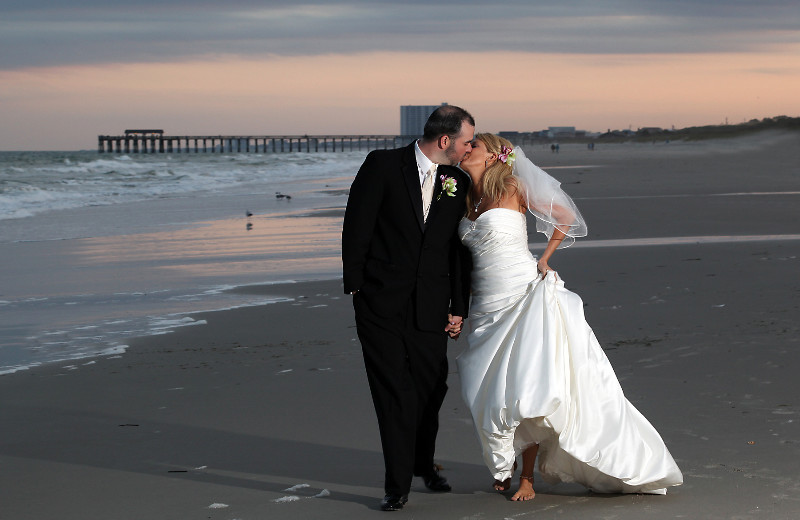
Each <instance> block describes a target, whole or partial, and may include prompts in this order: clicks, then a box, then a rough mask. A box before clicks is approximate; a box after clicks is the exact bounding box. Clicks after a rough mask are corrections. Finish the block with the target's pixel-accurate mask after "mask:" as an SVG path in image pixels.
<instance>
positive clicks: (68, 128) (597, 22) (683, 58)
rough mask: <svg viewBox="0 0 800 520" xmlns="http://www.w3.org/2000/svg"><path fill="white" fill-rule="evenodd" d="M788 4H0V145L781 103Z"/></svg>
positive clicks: (790, 59)
mask: <svg viewBox="0 0 800 520" xmlns="http://www.w3.org/2000/svg"><path fill="white" fill-rule="evenodd" d="M799 92H800V8H798V4H797V0H750V1H741V0H719V1H711V0H608V1H606V0H559V1H557V2H554V1H539V0H528V1H524V0H492V1H488V0H484V1H480V2H479V1H472V0H461V1H458V2H453V1H449V0H439V1H437V2H430V1H418V0H402V1H400V0H396V1H392V2H390V1H374V0H373V1H368V0H327V1H323V0H316V1H307V0H292V1H284V2H278V1H272V0H225V1H219V0H214V1H206V0H194V1H191V0H159V1H156V0H136V1H130V0H125V1H120V0H102V1H101V0H25V1H24V2H20V1H19V0H13V1H11V0H0V150H78V149H89V150H91V149H96V147H97V136H98V135H99V134H103V135H117V134H121V133H122V132H123V131H124V130H125V129H127V128H161V129H164V131H165V133H167V134H170V135H220V134H223V135H224V134H240V135H247V134H252V135H255V134H258V135H297V134H396V133H399V131H400V128H399V127H400V108H399V107H400V106H401V105H435V104H439V103H443V102H446V103H449V104H453V105H459V106H462V107H464V108H466V109H467V110H469V111H470V112H471V113H472V114H473V116H474V117H475V119H476V121H477V127H478V130H479V131H485V132H498V131H508V130H517V131H534V130H541V129H544V128H547V127H548V126H575V127H577V128H578V129H583V130H588V131H599V132H602V131H606V130H608V129H624V128H632V129H634V130H635V129H637V128H640V127H646V126H647V127H649V126H656V127H663V128H671V127H673V126H674V127H675V128H683V127H687V126H696V125H705V124H721V123H725V122H726V121H727V122H729V123H740V122H743V121H747V120H750V119H761V118H764V117H772V116H778V115H788V116H793V117H796V116H800V95H798V93H799Z"/></svg>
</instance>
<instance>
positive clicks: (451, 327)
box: [444, 314, 464, 339]
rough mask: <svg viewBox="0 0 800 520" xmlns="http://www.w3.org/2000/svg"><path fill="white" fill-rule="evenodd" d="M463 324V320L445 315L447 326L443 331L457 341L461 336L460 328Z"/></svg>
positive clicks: (459, 317)
mask: <svg viewBox="0 0 800 520" xmlns="http://www.w3.org/2000/svg"><path fill="white" fill-rule="evenodd" d="M463 324H464V319H463V318H462V317H461V316H453V315H452V314H448V315H447V326H446V327H445V328H444V331H445V332H446V333H448V334H449V335H450V337H451V338H453V339H458V336H459V335H460V334H461V326H462V325H463Z"/></svg>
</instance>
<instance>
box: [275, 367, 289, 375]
mask: <svg viewBox="0 0 800 520" xmlns="http://www.w3.org/2000/svg"><path fill="white" fill-rule="evenodd" d="M292 370H294V369H293V368H287V369H286V370H279V371H278V372H275V373H276V374H285V373H287V372H291V371H292Z"/></svg>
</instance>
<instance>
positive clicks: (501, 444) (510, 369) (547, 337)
mask: <svg viewBox="0 0 800 520" xmlns="http://www.w3.org/2000/svg"><path fill="white" fill-rule="evenodd" d="M460 166H461V168H462V169H463V170H464V171H466V172H467V173H468V174H469V175H470V177H471V178H472V181H473V182H472V188H471V193H470V194H469V195H468V197H467V202H468V209H467V212H468V213H467V216H466V217H465V218H464V219H463V220H462V221H461V223H460V225H459V233H460V236H461V241H462V242H463V243H464V245H466V246H467V247H468V248H469V250H470V252H471V254H472V260H473V271H472V303H471V306H470V319H469V334H468V336H467V343H468V345H467V348H466V350H465V351H464V352H463V353H462V354H460V355H459V357H458V360H457V362H458V368H459V373H460V376H461V383H462V389H463V397H464V400H465V402H466V403H467V405H468V406H469V408H470V411H471V412H472V418H473V421H474V423H475V428H476V429H477V433H478V437H479V440H480V442H481V446H482V448H483V457H484V461H485V463H486V465H487V466H488V467H489V470H490V471H491V473H492V474H493V476H494V478H495V482H494V488H495V489H496V490H498V491H505V490H507V489H509V487H510V485H511V476H512V474H513V472H514V470H515V469H516V467H517V464H516V459H517V457H518V456H519V455H520V454H521V455H522V471H521V474H520V485H519V489H518V491H517V492H516V493H515V494H514V495H513V497H512V498H511V499H512V500H529V499H532V498H533V497H534V495H535V492H534V490H533V469H534V464H535V461H536V458H537V454H538V458H539V472H540V473H541V475H542V477H543V478H544V479H545V480H546V481H548V482H551V483H556V482H578V483H581V484H583V485H584V486H586V487H588V488H590V489H591V490H593V491H596V492H600V493H653V494H665V493H666V487H667V486H676V485H679V484H681V483H682V482H683V476H682V475H681V472H680V470H679V469H678V467H677V465H676V464H675V461H674V460H673V458H672V456H671V455H670V453H669V451H668V450H667V448H666V446H665V445H664V442H663V441H662V439H661V437H660V436H659V434H658V432H657V431H656V430H655V428H653V426H652V425H651V424H650V423H649V422H648V421H647V419H645V418H644V416H642V414H640V413H639V411H638V410H636V408H634V406H633V405H632V404H631V403H630V402H628V400H627V399H626V398H625V396H624V394H623V392H622V389H621V387H620V385H619V382H618V381H617V378H616V375H615V374H614V370H613V369H612V367H611V364H610V363H609V361H608V359H607V358H606V356H605V353H604V352H603V350H602V348H601V347H600V345H599V344H598V342H597V339H596V338H595V336H594V333H593V332H592V330H591V328H590V327H589V325H588V324H587V323H586V321H585V318H584V315H583V303H582V301H581V299H580V297H579V296H578V295H577V294H575V293H572V292H570V291H568V290H567V289H565V288H564V282H563V280H562V279H561V278H560V277H559V276H558V274H557V273H556V272H555V271H553V270H552V269H551V268H550V266H549V265H548V261H549V260H550V258H551V257H552V255H553V253H554V252H555V250H556V249H557V248H558V247H559V246H560V245H562V242H564V241H567V242H568V243H571V242H573V241H574V240H575V237H582V236H586V224H585V223H584V221H583V217H582V216H581V214H580V212H579V211H578V208H577V207H576V206H575V204H574V203H573V202H572V199H570V197H569V196H568V195H567V194H565V193H564V192H563V191H562V190H561V188H560V183H559V182H558V181H556V180H555V179H553V178H552V177H550V176H549V175H548V174H547V173H545V172H544V171H542V170H541V169H539V168H538V167H537V166H535V165H534V164H533V163H532V162H531V161H530V160H528V159H527V158H526V157H525V154H524V152H523V151H522V150H521V149H519V148H516V149H512V145H511V143H510V142H509V141H507V140H505V139H503V138H501V137H498V136H495V135H492V134H478V135H476V139H475V141H474V142H473V147H472V151H471V152H469V153H468V154H467V156H466V157H465V158H464V159H463V160H462V161H461V165H460ZM527 211H530V212H531V213H532V214H533V215H534V216H536V229H537V231H540V232H542V233H544V234H546V235H547V237H548V239H549V242H548V244H547V248H546V249H545V251H544V253H543V254H542V256H541V258H540V259H539V260H538V262H537V261H536V258H535V257H534V256H533V255H531V253H530V251H529V250H528V234H527V229H526V220H525V213H526V212H527Z"/></svg>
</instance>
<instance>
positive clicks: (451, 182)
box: [436, 175, 458, 200]
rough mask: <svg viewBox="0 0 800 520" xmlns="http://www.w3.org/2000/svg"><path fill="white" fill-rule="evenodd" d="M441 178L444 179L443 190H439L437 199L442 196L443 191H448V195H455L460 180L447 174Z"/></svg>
mask: <svg viewBox="0 0 800 520" xmlns="http://www.w3.org/2000/svg"><path fill="white" fill-rule="evenodd" d="M439 178H440V179H442V191H440V192H439V196H438V197H436V200H439V199H441V198H442V193H447V196H448V197H455V196H456V190H458V187H456V184H458V181H456V180H455V179H454V178H452V177H447V176H445V175H441V176H440V177H439Z"/></svg>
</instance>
